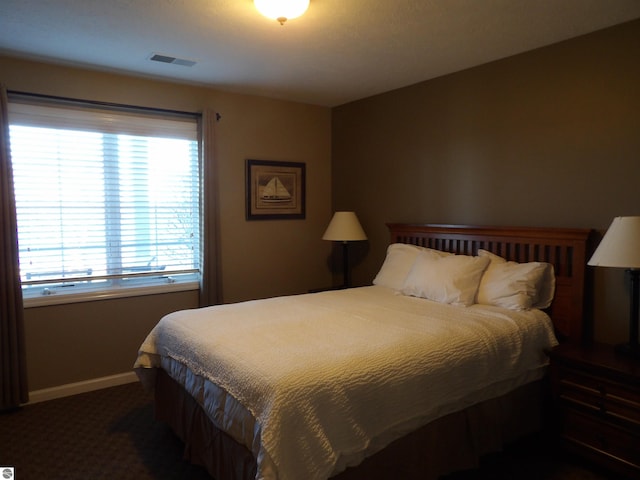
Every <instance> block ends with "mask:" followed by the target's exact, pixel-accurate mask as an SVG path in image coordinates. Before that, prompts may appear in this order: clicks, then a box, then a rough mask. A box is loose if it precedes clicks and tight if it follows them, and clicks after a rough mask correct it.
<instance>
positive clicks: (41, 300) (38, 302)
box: [23, 282, 200, 308]
mask: <svg viewBox="0 0 640 480" xmlns="http://www.w3.org/2000/svg"><path fill="white" fill-rule="evenodd" d="M199 288H200V285H199V283H198V282H184V283H173V284H168V285H154V286H144V287H129V288H121V289H111V290H101V291H98V290H96V291H95V292H82V293H58V294H55V295H42V296H38V297H29V298H24V300H23V303H24V308H34V307H46V306H50V305H62V304H65V303H82V302H95V301H97V300H110V299H112V298H126V297H141V296H144V295H158V294H162V293H172V292H186V291H191V290H198V289H199Z"/></svg>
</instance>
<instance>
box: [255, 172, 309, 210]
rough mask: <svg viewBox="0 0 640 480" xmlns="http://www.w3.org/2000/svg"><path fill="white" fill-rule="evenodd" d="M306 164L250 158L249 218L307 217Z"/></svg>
mask: <svg viewBox="0 0 640 480" xmlns="http://www.w3.org/2000/svg"><path fill="white" fill-rule="evenodd" d="M305 170H306V169H305V164H304V163H295V162H272V161H267V160H247V220H266V219H283V218H305Z"/></svg>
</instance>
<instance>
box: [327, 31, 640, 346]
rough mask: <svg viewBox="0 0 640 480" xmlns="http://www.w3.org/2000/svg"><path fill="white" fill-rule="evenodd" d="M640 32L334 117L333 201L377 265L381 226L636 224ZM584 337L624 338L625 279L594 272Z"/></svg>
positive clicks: (368, 265)
mask: <svg viewBox="0 0 640 480" xmlns="http://www.w3.org/2000/svg"><path fill="white" fill-rule="evenodd" d="M638 59H640V21H635V22H632V23H628V24H624V25H621V26H617V27H614V28H611V29H607V30H603V31H600V32H596V33H594V34H591V35H587V36H584V37H580V38H577V39H573V40H570V41H566V42H563V43H560V44H556V45H552V46H549V47H546V48H542V49H539V50H536V51H532V52H528V53H525V54H522V55H518V56H514V57H510V58H507V59H504V60H501V61H497V62H493V63H490V64H486V65H483V66H480V67H477V68H472V69H469V70H466V71H463V72H459V73H456V74H453V75H448V76H445V77H441V78H437V79H434V80H431V81H427V82H423V83H420V84H417V85H413V86H410V87H407V88H403V89H400V90H396V91H393V92H389V93H386V94H383V95H379V96H375V97H371V98H367V99H364V100H362V101H358V102H354V103H351V104H347V105H343V106H341V107H339V108H336V109H334V110H333V116H332V130H333V201H334V206H335V208H336V209H355V210H356V211H357V213H358V215H359V217H360V219H361V221H362V223H363V226H364V228H365V229H366V231H367V233H368V234H369V237H370V242H369V244H368V246H367V247H365V250H366V248H368V250H369V251H368V252H366V251H365V252H362V253H363V254H365V256H364V258H363V260H362V262H361V263H360V264H359V265H357V266H356V267H355V269H354V271H353V276H354V281H355V282H356V283H361V284H365V283H369V282H371V280H372V278H373V276H374V275H375V273H376V271H377V269H378V268H379V266H380V264H381V263H382V260H383V259H384V252H385V246H386V244H387V241H388V236H387V230H386V227H385V225H384V224H385V222H405V221H408V222H419V223H469V224H479V225H482V224H485V225H527V226H566V227H580V228H583V227H584V228H595V229H598V230H604V229H606V228H607V227H608V225H609V223H610V222H611V219H612V217H614V216H617V215H640V196H639V195H638V192H639V191H640V190H639V187H638V185H640V61H639V60H638ZM594 288H595V298H594V299H593V300H594V301H593V305H594V310H595V335H596V338H597V339H598V340H601V341H604V342H607V343H615V342H618V341H624V340H626V339H627V338H628V337H627V325H628V318H629V317H628V308H629V303H628V302H629V300H628V294H627V285H626V284H625V279H624V274H623V272H622V271H620V270H616V269H597V270H596V271H595V282H594Z"/></svg>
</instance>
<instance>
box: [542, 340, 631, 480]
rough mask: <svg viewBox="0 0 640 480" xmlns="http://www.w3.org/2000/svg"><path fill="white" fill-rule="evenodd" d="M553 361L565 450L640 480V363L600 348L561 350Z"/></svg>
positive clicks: (556, 409) (560, 434) (555, 397)
mask: <svg viewBox="0 0 640 480" xmlns="http://www.w3.org/2000/svg"><path fill="white" fill-rule="evenodd" d="M550 356H551V370H550V371H551V387H552V393H553V400H554V412H555V414H556V418H555V420H556V422H554V423H555V424H554V426H553V428H554V430H555V432H556V433H557V437H556V438H558V440H559V442H560V445H561V447H563V448H565V449H566V450H568V451H571V452H573V453H576V454H578V455H582V456H584V457H586V458H588V459H590V460H591V461H593V462H595V463H597V464H600V465H601V466H603V467H605V468H608V469H609V470H611V471H613V472H616V473H619V474H621V475H624V476H625V478H637V479H638V478H640V362H638V360H634V359H631V358H628V357H624V356H621V355H619V354H616V353H615V352H614V349H613V347H610V346H607V345H599V344H594V345H592V346H589V347H585V346H578V345H561V346H559V347H557V348H555V349H553V350H552V351H551V353H550Z"/></svg>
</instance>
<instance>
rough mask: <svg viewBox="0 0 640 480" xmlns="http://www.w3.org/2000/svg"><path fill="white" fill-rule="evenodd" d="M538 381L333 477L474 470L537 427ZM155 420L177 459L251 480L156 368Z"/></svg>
mask: <svg viewBox="0 0 640 480" xmlns="http://www.w3.org/2000/svg"><path fill="white" fill-rule="evenodd" d="M544 384H545V381H544V380H540V381H537V382H533V383H529V384H526V385H524V386H522V387H520V388H518V389H516V390H514V391H513V392H511V393H509V394H507V395H504V396H502V397H498V398H495V399H491V400H487V401H485V402H482V403H479V404H476V405H473V406H471V407H469V408H467V409H465V410H462V411H459V412H455V413H452V414H449V415H447V416H445V417H442V418H439V419H437V420H435V421H433V422H431V423H429V424H428V425H425V426H424V427H422V428H420V429H418V430H416V431H415V432H413V433H410V434H408V435H406V436H404V437H402V438H400V439H398V440H396V441H394V442H392V443H391V444H390V445H388V446H387V447H386V448H385V449H384V450H382V451H380V452H378V453H376V454H375V455H373V456H371V457H369V458H367V459H365V460H364V461H363V462H362V463H361V464H360V465H358V466H356V467H351V468H347V469H346V470H344V471H343V472H341V473H338V474H337V475H335V476H334V477H332V479H334V480H365V479H366V480H387V479H389V478H403V479H409V480H410V479H416V480H418V479H419V480H436V479H437V478H438V477H439V476H441V475H445V474H448V473H451V472H455V471H460V470H465V469H470V468H475V467H477V466H478V462H479V459H480V457H481V456H482V455H485V454H488V453H492V452H498V451H500V450H502V449H503V448H504V446H505V445H507V444H509V443H511V442H513V441H515V440H517V439H518V438H520V437H523V436H525V435H527V434H530V433H534V432H538V431H540V430H541V428H542V418H543V406H544V404H545V402H544V400H545V398H546V395H545V392H546V389H545V387H544ZM154 397H155V415H156V419H158V420H160V421H163V422H165V423H167V424H168V425H169V426H170V427H171V428H172V429H173V431H174V432H175V433H176V434H177V435H178V437H179V438H180V439H181V440H182V441H183V442H184V444H185V449H184V458H185V459H186V460H188V461H190V462H191V463H194V464H197V465H202V466H204V467H205V468H206V469H207V471H208V472H209V473H210V474H211V475H212V476H213V477H214V478H215V479H216V480H254V479H255V475H256V463H255V459H254V457H253V455H252V454H251V452H250V451H249V450H248V449H247V448H246V447H244V446H243V445H240V444H238V443H237V442H236V441H234V440H233V439H232V438H231V437H229V436H228V435H227V434H226V433H224V432H222V431H221V430H219V429H218V428H216V427H214V426H213V424H212V423H211V422H210V421H209V419H208V417H207V415H206V413H205V412H204V410H203V409H202V408H201V407H200V405H198V403H197V402H196V401H195V400H194V399H193V397H191V395H189V393H187V392H186V391H185V390H184V389H183V388H182V387H181V386H180V385H179V384H178V383H177V382H176V381H174V380H173V379H172V378H171V377H170V376H169V375H168V374H166V373H165V372H164V370H161V369H159V370H158V372H157V375H156V382H155V394H154Z"/></svg>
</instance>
